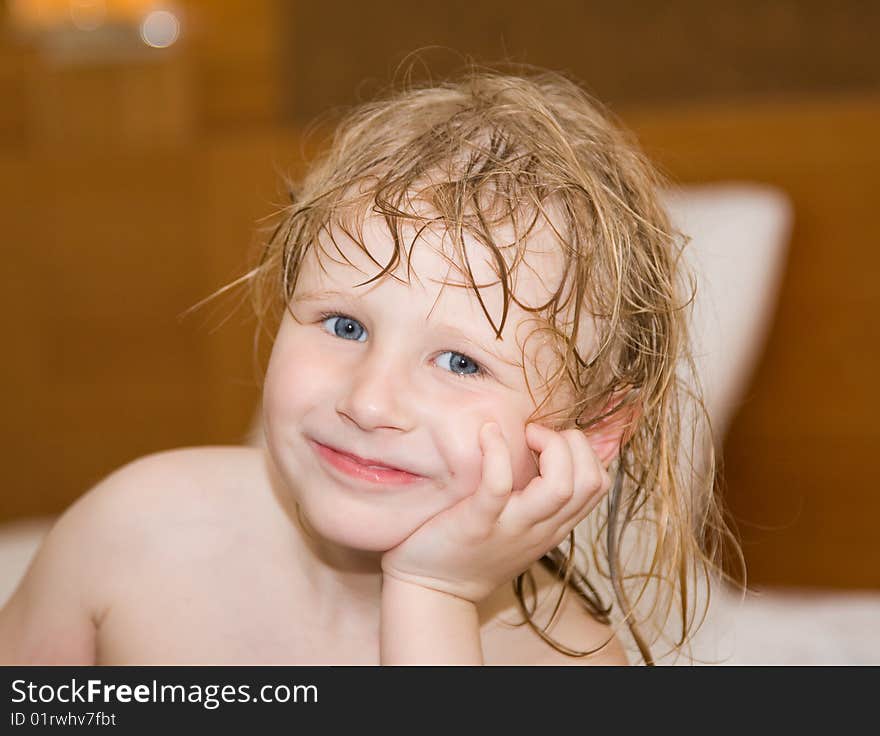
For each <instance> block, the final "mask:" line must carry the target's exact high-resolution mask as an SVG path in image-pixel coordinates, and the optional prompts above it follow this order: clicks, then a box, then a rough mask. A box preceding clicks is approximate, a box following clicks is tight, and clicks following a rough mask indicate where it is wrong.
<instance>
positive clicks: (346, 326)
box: [321, 314, 367, 342]
mask: <svg viewBox="0 0 880 736" xmlns="http://www.w3.org/2000/svg"><path fill="white" fill-rule="evenodd" d="M321 317H322V318H323V320H324V324H325V325H328V326H329V328H330V331H332V333H333V334H334V335H336V337H341V338H343V339H344V340H352V339H354V340H356V341H358V342H363V341H364V340H366V337H367V331H366V330H365V329H364V328H363V326H362V325H361V323H360V322H358V321H357V320H356V319H352V318H351V317H346V316H345V315H344V314H324V315H321ZM334 322H335V324H333V323H334ZM328 323H329V324H328ZM361 337H363V338H364V340H361Z"/></svg>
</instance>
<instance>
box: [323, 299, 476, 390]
mask: <svg viewBox="0 0 880 736" xmlns="http://www.w3.org/2000/svg"><path fill="white" fill-rule="evenodd" d="M321 324H322V325H323V326H324V328H325V329H326V330H327V332H328V333H329V334H331V335H335V336H336V337H341V338H342V339H343V340H353V341H356V342H365V341H366V339H367V331H366V330H365V329H364V327H363V325H361V323H360V322H358V321H357V320H356V319H354V318H352V317H346V316H345V315H344V314H334V313H330V312H328V313H325V314H322V315H321ZM447 355H448V356H449V358H446V357H445V356H447ZM441 359H442V360H441ZM437 362H438V364H440V365H441V366H444V365H445V367H446V368H447V369H448V370H449V372H450V373H453V374H455V375H457V376H473V377H474V378H483V377H485V376H486V371H485V370H484V369H483V367H482V366H481V365H480V364H479V363H477V362H476V361H474V360H472V359H471V358H469V357H468V356H467V355H465V354H464V353H457V352H455V351H452V350H447V351H446V352H444V353H441V354H440V355H439V356H437Z"/></svg>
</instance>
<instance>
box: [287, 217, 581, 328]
mask: <svg viewBox="0 0 880 736" xmlns="http://www.w3.org/2000/svg"><path fill="white" fill-rule="evenodd" d="M396 229H397V231H398V234H399V236H400V243H399V246H398V244H396V243H395V238H394V236H393V235H392V233H391V230H390V228H389V225H388V223H387V222H386V220H385V218H384V217H382V216H381V215H378V214H376V213H372V212H371V213H369V214H367V215H365V216H363V217H362V218H359V219H358V220H356V221H353V222H344V223H339V222H336V223H331V224H330V225H328V227H327V228H325V229H324V230H322V231H321V233H320V235H319V243H318V249H319V251H320V253H315V252H314V249H311V251H310V253H309V255H308V256H307V257H306V258H305V259H304V261H303V266H302V269H301V272H300V275H299V278H298V279H297V284H296V291H295V294H296V295H298V296H303V295H308V294H311V293H313V292H319V291H321V290H343V289H346V290H352V291H354V292H355V293H358V292H360V293H367V292H369V291H370V290H372V289H374V288H376V287H377V286H378V284H380V283H384V282H386V281H388V280H391V281H396V282H397V283H398V284H400V285H402V286H406V287H407V288H409V289H411V290H413V291H416V292H420V295H421V296H423V297H427V298H431V300H432V302H435V303H436V305H437V308H438V309H440V308H443V307H445V306H448V305H451V306H456V307H459V308H461V307H468V308H470V309H471V310H473V308H474V307H476V311H477V313H479V314H481V315H483V316H484V317H485V312H484V311H483V309H482V307H480V301H482V302H483V304H484V305H485V307H486V310H485V311H487V312H488V313H489V315H490V316H491V317H492V318H493V321H495V322H496V324H498V325H500V323H501V318H502V315H503V313H504V308H505V289H504V285H503V283H502V277H504V278H505V279H506V282H507V283H506V286H507V289H508V291H509V292H510V294H511V295H512V297H513V300H511V302H513V301H514V300H515V301H518V302H520V304H521V305H522V306H518V305H517V304H515V303H510V304H509V305H508V307H507V309H508V313H509V316H508V317H507V319H506V320H505V322H507V321H509V320H511V319H512V318H513V313H514V310H518V311H519V312H522V314H523V316H524V315H525V314H526V312H527V309H528V308H532V309H538V308H540V307H542V306H544V305H545V304H546V303H547V302H548V300H549V299H551V298H552V296H553V294H554V293H555V292H556V291H557V289H559V287H560V285H561V284H562V278H563V272H564V266H565V264H564V259H563V255H562V250H561V246H560V243H559V241H558V238H557V236H556V234H555V233H554V232H553V228H552V227H550V226H549V225H548V224H547V223H546V222H538V223H537V225H536V226H535V227H534V229H532V231H531V232H530V233H529V234H528V236H527V237H526V238H524V239H522V241H521V242H518V239H517V235H516V232H515V228H514V225H513V223H511V222H509V221H508V222H504V223H500V224H498V225H497V226H495V227H493V228H492V231H491V237H492V241H493V243H494V245H495V246H496V248H495V249H493V248H491V247H490V246H488V245H486V244H485V243H483V242H480V239H479V238H478V237H477V236H476V235H475V234H473V233H472V232H469V231H468V230H467V229H462V231H461V233H460V239H459V241H458V245H457V246H456V238H455V236H454V234H453V233H452V232H450V231H449V230H448V229H447V227H446V226H445V225H443V224H439V223H428V224H425V223H414V222H410V221H403V222H399V223H398V224H396ZM398 248H399V253H400V258H399V261H398V262H397V264H396V265H395V267H394V268H392V269H390V270H389V272H388V274H386V275H384V276H382V277H380V278H379V279H376V280H375V281H372V282H371V283H370V284H364V282H366V281H370V280H371V279H373V278H374V277H376V276H377V275H378V274H379V273H380V272H381V271H382V270H383V269H384V268H385V266H386V265H387V264H389V263H390V262H391V261H392V260H393V259H394V256H395V251H397V250H398ZM499 261H500V262H499ZM474 286H476V289H477V291H478V292H479V298H477V294H476V293H475V292H474Z"/></svg>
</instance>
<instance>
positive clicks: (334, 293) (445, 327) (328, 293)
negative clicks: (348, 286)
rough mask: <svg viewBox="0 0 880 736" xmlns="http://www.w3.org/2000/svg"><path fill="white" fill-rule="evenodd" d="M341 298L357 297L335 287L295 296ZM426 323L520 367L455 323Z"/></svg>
mask: <svg viewBox="0 0 880 736" xmlns="http://www.w3.org/2000/svg"><path fill="white" fill-rule="evenodd" d="M334 298H335V299H342V300H344V301H346V302H348V303H349V304H352V305H353V304H354V302H355V300H356V299H357V297H355V296H352V295H351V294H347V293H343V292H341V291H338V290H336V289H319V290H317V291H307V292H305V293H303V294H299V295H297V296H296V297H295V299H296V301H312V300H314V301H318V300H322V299H334ZM427 323H428V324H433V326H434V327H436V328H437V329H438V330H441V331H443V332H448V333H454V334H455V336H456V337H457V338H458V339H460V340H461V341H462V342H465V343H467V344H469V345H471V346H473V347H475V348H478V349H479V350H482V351H483V352H484V353H488V354H489V355H491V356H493V357H494V358H496V359H497V360H499V361H501V362H502V363H505V364H506V365H511V366H514V367H515V368H522V363H520V362H519V361H511V360H509V359H508V358H507V357H506V356H504V355H502V354H501V353H500V352H499V351H498V349H497V348H493V347H490V346H489V345H486V344H484V343H483V342H481V341H480V340H477V339H475V338H473V337H471V336H470V335H468V334H467V333H466V332H464V331H463V330H461V329H460V328H458V327H456V326H455V325H449V324H445V323H443V322H440V323H437V322H434V323H432V322H431V321H430V320H428V321H427Z"/></svg>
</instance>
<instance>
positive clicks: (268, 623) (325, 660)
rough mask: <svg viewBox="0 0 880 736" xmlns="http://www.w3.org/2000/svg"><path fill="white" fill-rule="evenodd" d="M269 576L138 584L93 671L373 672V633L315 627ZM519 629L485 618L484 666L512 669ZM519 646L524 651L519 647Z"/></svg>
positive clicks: (283, 583)
mask: <svg viewBox="0 0 880 736" xmlns="http://www.w3.org/2000/svg"><path fill="white" fill-rule="evenodd" d="M299 590H301V589H299V588H297V586H296V585H294V584H291V581H289V580H285V579H284V575H283V574H279V571H278V570H274V571H266V572H265V573H260V572H255V571H254V570H249V571H245V570H243V569H241V568H239V566H237V565H234V564H228V565H220V564H212V565H210V566H203V567H202V568H201V569H197V568H194V567H193V565H192V564H189V565H181V566H180V567H179V568H178V569H177V570H173V571H172V570H165V571H164V574H162V575H161V576H159V575H156V576H153V577H140V578H139V580H138V582H137V584H136V585H132V587H131V588H130V589H128V590H127V591H126V595H124V596H121V597H120V598H119V600H117V601H116V602H115V603H114V604H113V605H112V606H111V608H110V609H109V610H108V612H107V614H106V616H105V617H104V619H103V620H102V621H101V625H100V628H99V632H98V646H97V663H98V664H100V665H150V664H173V665H186V664H192V665H196V664H204V665H222V664H226V665H248V664H265V665H378V664H379V663H380V656H379V635H378V630H377V627H375V626H372V627H367V626H364V627H362V628H359V627H351V626H348V627H332V626H328V625H326V623H323V622H321V621H320V620H318V619H317V618H316V617H315V615H314V611H311V610H310V607H309V605H308V602H304V601H303V600H302V597H301V595H300V593H299V592H298V591H299ZM522 634H523V632H522V627H520V628H519V629H515V628H513V627H508V626H505V625H503V624H502V623H500V621H499V620H498V619H490V620H487V621H486V622H485V624H484V626H483V627H482V631H481V637H482V641H483V651H484V659H485V662H486V664H522V663H523V661H522V656H523V655H525V654H526V652H525V651H524V649H526V650H527V649H528V648H529V646H528V643H527V642H523V641H522V638H523V635H522ZM524 644H525V647H524V646H523V645H524Z"/></svg>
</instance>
